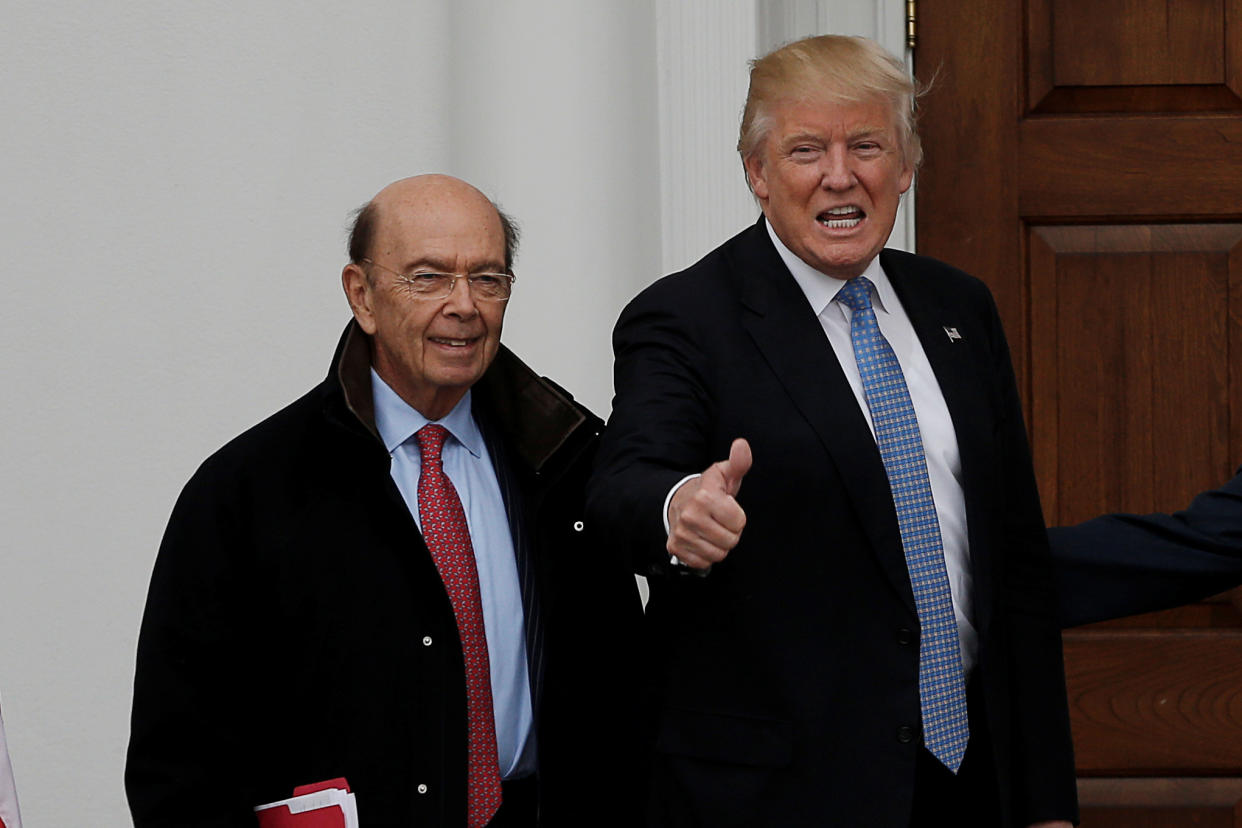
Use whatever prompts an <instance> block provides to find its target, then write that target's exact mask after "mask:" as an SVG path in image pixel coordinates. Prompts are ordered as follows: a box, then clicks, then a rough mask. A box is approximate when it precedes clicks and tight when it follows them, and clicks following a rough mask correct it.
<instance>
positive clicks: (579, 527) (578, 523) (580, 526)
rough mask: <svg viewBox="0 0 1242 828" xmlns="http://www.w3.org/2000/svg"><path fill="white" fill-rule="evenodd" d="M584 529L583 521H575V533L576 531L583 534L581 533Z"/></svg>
mask: <svg viewBox="0 0 1242 828" xmlns="http://www.w3.org/2000/svg"><path fill="white" fill-rule="evenodd" d="M583 528H584V527H583V523H582V521H580V520H575V521H574V531H575V532H581V531H582V530H583Z"/></svg>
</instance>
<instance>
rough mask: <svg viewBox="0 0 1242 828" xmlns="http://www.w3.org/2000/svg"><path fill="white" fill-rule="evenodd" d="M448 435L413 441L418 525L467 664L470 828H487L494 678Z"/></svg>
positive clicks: (425, 433)
mask: <svg viewBox="0 0 1242 828" xmlns="http://www.w3.org/2000/svg"><path fill="white" fill-rule="evenodd" d="M447 436H448V430H447V429H446V428H445V427H444V426H442V425H435V424H430V425H425V426H423V427H422V428H421V429H419V430H418V433H417V434H415V435H414V439H415V441H416V442H417V443H418V450H419V453H420V454H421V455H422V472H421V473H420V474H419V478H418V519H419V522H420V523H421V524H422V530H423V538H424V539H426V541H427V549H428V550H429V551H430V552H431V559H432V560H433V561H435V564H436V569H437V570H439V572H440V580H442V581H444V588H445V589H446V590H448V596H449V601H450V602H451V603H452V605H453V614H454V615H456V616H457V632H458V635H460V636H461V650H462V655H463V656H464V658H465V662H466V711H467V717H468V719H469V728H470V730H469V742H470V744H469V758H468V767H467V783H466V785H467V794H466V795H467V805H466V825H467V826H468V827H469V828H483V826H485V825H487V823H488V822H489V821H490V820H491V818H492V817H493V816H495V814H496V809H498V808H499V807H500V769H499V768H498V766H497V760H496V721H495V719H494V718H493V713H492V684H491V681H492V672H491V667H490V665H489V663H488V659H487V637H486V635H485V634H484V630H483V605H482V603H481V602H480V600H479V573H478V570H477V569H476V568H475V565H474V547H473V546H472V545H471V543H470V531H469V529H468V528H467V526H466V513H465V512H464V511H462V508H461V500H460V499H459V498H458V497H457V490H456V489H454V488H453V483H452V481H450V480H449V479H448V475H446V474H445V473H444V467H443V465H441V463H440V450H441V449H442V448H443V447H444V439H445V438H446V437H447Z"/></svg>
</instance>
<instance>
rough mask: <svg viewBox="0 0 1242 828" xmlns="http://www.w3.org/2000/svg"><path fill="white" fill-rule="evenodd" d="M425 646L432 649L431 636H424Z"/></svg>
mask: <svg viewBox="0 0 1242 828" xmlns="http://www.w3.org/2000/svg"><path fill="white" fill-rule="evenodd" d="M423 646H424V647H430V646H431V636H429V635H424V636H423Z"/></svg>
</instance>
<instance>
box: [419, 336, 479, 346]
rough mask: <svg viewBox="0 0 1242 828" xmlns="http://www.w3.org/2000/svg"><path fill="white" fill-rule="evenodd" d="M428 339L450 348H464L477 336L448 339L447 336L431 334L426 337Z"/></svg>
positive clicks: (473, 341) (471, 343)
mask: <svg viewBox="0 0 1242 828" xmlns="http://www.w3.org/2000/svg"><path fill="white" fill-rule="evenodd" d="M428 339H430V340H431V341H432V342H434V343H435V344H437V345H445V346H447V347H450V348H465V347H467V346H470V345H473V344H474V343H475V340H476V339H477V337H474V338H472V339H450V338H449V337H447V336H432V337H428Z"/></svg>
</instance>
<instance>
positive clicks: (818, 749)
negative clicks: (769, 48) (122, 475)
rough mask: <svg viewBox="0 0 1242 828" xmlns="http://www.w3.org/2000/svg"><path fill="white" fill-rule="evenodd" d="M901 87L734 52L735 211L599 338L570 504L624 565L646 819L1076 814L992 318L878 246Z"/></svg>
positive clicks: (1005, 372)
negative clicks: (582, 505)
mask: <svg viewBox="0 0 1242 828" xmlns="http://www.w3.org/2000/svg"><path fill="white" fill-rule="evenodd" d="M914 93H915V90H914V88H913V84H912V82H911V81H910V79H909V77H908V75H907V73H906V72H905V70H904V67H903V66H902V65H901V63H900V62H899V61H897V60H896V59H895V58H893V57H892V56H890V55H888V54H887V53H886V52H884V51H883V50H882V49H881V48H880V47H878V46H877V45H876V44H874V43H872V42H870V41H866V40H862V39H857V38H846V37H834V36H825V37H816V38H810V39H807V40H803V41H799V42H797V43H793V44H791V45H788V46H786V47H784V48H782V49H779V50H777V51H776V52H773V53H772V54H770V55H768V56H767V57H764V58H762V59H760V60H758V61H756V62H755V63H754V65H753V69H752V72H751V81H750V93H749V97H748V100H747V102H746V107H745V111H744V115H743V121H742V128H741V138H740V141H739V144H738V149H739V151H740V153H741V157H742V162H743V165H744V167H745V171H746V175H747V179H748V182H749V184H750V187H751V189H752V190H753V192H754V194H755V196H756V198H757V199H758V201H759V204H760V206H761V208H762V211H763V215H762V217H761V218H760V219H759V221H758V222H757V223H756V224H755V225H754V226H753V227H751V228H750V229H748V230H744V231H743V232H742V233H740V234H739V235H737V236H735V237H734V238H733V239H731V240H729V241H728V242H726V243H725V244H724V245H722V246H721V247H719V248H717V249H716V250H714V251H712V252H711V253H709V254H708V255H707V256H706V257H704V258H703V259H702V260H701V261H699V262H698V263H697V264H695V265H693V266H692V267H690V268H689V269H687V270H685V271H683V272H681V273H677V274H675V275H672V276H669V277H667V278H665V279H662V280H660V281H658V282H657V283H655V284H654V285H652V286H651V287H650V288H648V289H647V290H646V291H644V292H643V293H642V294H641V295H639V296H638V297H637V298H636V299H635V300H634V301H633V302H632V303H631V304H630V305H629V306H628V307H627V308H626V309H625V311H624V312H623V313H622V315H621V318H620V321H619V322H618V323H617V328H616V331H615V334H614V348H615V353H616V367H615V372H616V373H615V381H616V398H615V400H614V409H613V416H612V419H611V421H610V424H609V430H608V432H606V435H605V438H604V443H603V446H602V447H601V452H600V457H599V460H598V463H597V470H596V474H595V476H594V477H593V478H592V484H591V488H590V491H589V493H588V495H589V497H588V514H590V515H592V517H593V519H594V520H595V522H596V524H597V526H600V527H602V530H604V531H606V532H607V533H608V535H609V536H610V537H612V538H615V539H616V540H617V541H619V542H620V543H621V544H622V545H624V546H625V547H626V548H627V549H628V550H629V551H630V552H631V553H632V555H633V557H634V560H635V563H636V566H637V568H638V570H639V571H641V572H643V573H645V574H647V575H648V576H649V578H650V583H651V598H650V603H649V605H648V611H647V617H648V620H649V622H650V625H651V628H652V629H651V630H650V634H649V636H648V638H647V640H648V641H649V642H650V646H651V647H653V648H654V650H655V663H656V668H655V670H654V671H653V674H652V681H651V687H650V689H651V697H652V700H653V709H652V717H651V719H652V723H653V727H654V732H653V733H652V740H653V754H654V758H653V761H652V777H651V778H652V782H651V790H652V798H651V803H650V821H651V824H653V825H661V826H691V825H694V826H712V828H726V826H773V827H774V828H775V826H780V827H781V828H793V827H794V826H817V827H818V826H825V825H842V826H845V825H849V826H856V825H857V826H861V825H865V826H869V828H875V826H882V827H887V828H899V827H900V828H905V826H907V825H911V826H929V825H956V826H988V828H996V826H1027V825H1032V824H1044V825H1059V826H1065V825H1068V822H1065V821H1064V820H1070V819H1074V818H1075V815H1076V801H1075V781H1074V769H1073V760H1072V751H1071V746H1070V734H1069V723H1068V716H1067V712H1066V700H1065V688H1064V683H1063V682H1064V677H1063V668H1062V664H1061V650H1060V638H1059V632H1058V629H1057V627H1056V622H1055V619H1054V617H1053V606H1054V600H1053V596H1052V592H1051V588H1050V575H1049V564H1048V560H1047V558H1048V549H1047V543H1046V540H1045V537H1044V531H1043V522H1042V517H1041V514H1040V507H1039V502H1038V498H1037V494H1036V490H1035V485H1034V481H1033V475H1032V472H1031V466H1030V459H1029V456H1028V450H1027V445H1026V439H1025V434H1024V430H1023V423H1022V415H1021V411H1020V407H1019V401H1018V394H1017V390H1016V388H1015V384H1014V378H1013V373H1012V368H1011V366H1010V361H1009V353H1008V349H1007V346H1006V343H1005V338H1004V335H1003V333H1002V331H1001V325H1000V320H999V319H998V318H997V313H996V310H995V307H994V305H993V302H992V298H991V296H990V295H989V293H988V290H987V288H986V287H984V285H983V284H982V283H981V282H979V281H978V280H976V279H974V278H972V277H970V276H967V275H966V274H964V273H962V272H960V271H958V270H955V269H953V268H951V267H949V266H947V265H944V264H942V263H940V262H936V261H933V260H930V259H926V258H922V257H918V256H912V255H908V254H904V253H900V252H897V251H892V250H885V249H883V248H884V244H885V241H886V240H887V239H888V236H889V233H890V232H891V230H892V227H893V222H894V220H895V216H896V213H897V207H898V202H899V200H900V198H901V196H902V194H903V193H904V192H906V190H907V189H908V188H909V186H910V183H911V178H912V176H913V175H914V170H915V168H916V167H917V165H918V163H919V160H920V154H921V153H920V147H919V141H918V137H917V135H916V134H915V132H914V129H913V102H914ZM696 473H701V474H696Z"/></svg>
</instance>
